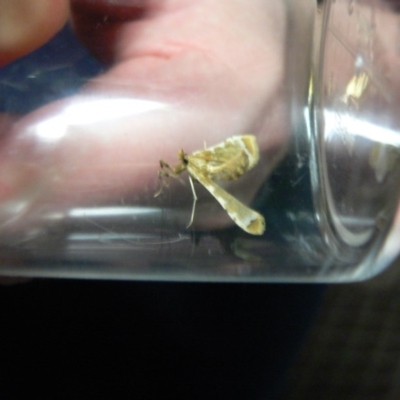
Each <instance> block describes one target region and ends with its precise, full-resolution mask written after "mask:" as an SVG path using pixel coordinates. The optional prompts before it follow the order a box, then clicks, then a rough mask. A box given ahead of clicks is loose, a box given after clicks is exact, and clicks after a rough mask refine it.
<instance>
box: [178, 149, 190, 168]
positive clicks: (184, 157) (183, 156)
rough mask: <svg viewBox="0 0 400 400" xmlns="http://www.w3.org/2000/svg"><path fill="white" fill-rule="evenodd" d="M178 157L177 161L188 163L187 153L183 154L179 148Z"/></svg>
mask: <svg viewBox="0 0 400 400" xmlns="http://www.w3.org/2000/svg"><path fill="white" fill-rule="evenodd" d="M178 158H179V161H180V162H181V163H182V164H185V165H186V164H187V163H188V157H187V154H185V152H184V151H183V149H180V150H179V151H178Z"/></svg>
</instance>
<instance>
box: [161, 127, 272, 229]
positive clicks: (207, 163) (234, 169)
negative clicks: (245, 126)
mask: <svg viewBox="0 0 400 400" xmlns="http://www.w3.org/2000/svg"><path fill="white" fill-rule="evenodd" d="M178 158H179V161H180V163H179V164H178V165H177V166H175V167H171V166H170V165H169V164H168V163H166V162H165V161H163V160H160V167H161V170H160V171H159V173H158V177H159V180H160V189H159V190H158V191H157V193H156V194H155V197H157V196H158V195H159V194H160V193H161V192H162V179H163V177H169V176H172V177H175V178H177V177H178V176H179V175H180V174H181V173H182V172H184V171H185V170H186V171H187V172H188V173H189V181H190V185H191V188H192V192H193V197H194V203H193V210H192V216H191V219H190V223H189V225H188V227H189V226H190V225H191V224H192V222H193V218H194V207H195V203H196V200H197V196H196V192H195V189H194V184H193V180H195V181H197V182H200V183H201V184H202V185H203V186H204V187H205V188H206V189H207V190H208V191H209V192H210V193H211V194H212V195H213V196H214V197H215V199H216V200H217V201H218V202H219V203H220V204H221V206H222V207H223V208H224V210H225V211H226V212H227V213H228V215H229V216H230V217H231V218H232V219H233V221H234V222H235V223H236V224H237V225H238V226H239V227H240V228H242V229H243V230H244V231H246V232H248V233H250V234H252V235H262V234H263V233H264V230H265V221H264V218H263V216H262V215H260V214H259V213H258V212H256V211H254V210H252V209H251V208H249V207H247V206H245V205H244V204H243V203H241V202H240V201H239V200H237V199H236V198H234V197H233V196H232V195H230V194H229V193H228V192H227V191H225V190H224V189H222V188H221V187H220V186H218V185H217V184H216V183H215V182H214V179H216V180H225V181H231V180H236V179H238V178H240V177H241V176H242V175H243V174H245V173H246V172H247V171H249V170H250V169H251V168H253V167H254V166H255V165H256V164H257V162H258V160H259V158H260V156H259V150H258V145H257V140H256V137H255V136H253V135H243V136H232V137H230V138H229V139H227V140H225V141H224V142H222V143H220V144H217V145H216V146H213V147H210V148H208V149H205V150H199V151H195V152H194V153H193V154H192V155H188V154H186V153H185V152H184V151H183V150H179V152H178Z"/></svg>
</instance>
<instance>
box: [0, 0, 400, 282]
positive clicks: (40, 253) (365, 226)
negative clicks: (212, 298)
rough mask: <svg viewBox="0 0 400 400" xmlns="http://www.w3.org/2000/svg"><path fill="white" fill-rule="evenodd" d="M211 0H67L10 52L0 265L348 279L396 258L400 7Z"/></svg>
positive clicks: (32, 269) (0, 182)
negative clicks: (43, 33)
mask: <svg viewBox="0 0 400 400" xmlns="http://www.w3.org/2000/svg"><path fill="white" fill-rule="evenodd" d="M205 3H206V2H201V1H200V2H195V1H194V2H191V4H190V5H186V6H185V7H182V8H179V7H177V4H176V2H175V3H174V2H172V1H171V2H168V1H167V2H161V3H160V2H157V1H143V2H134V1H132V2H129V1H128V2H127V1H121V2H119V3H118V2H115V1H113V2H110V4H108V3H107V2H100V3H97V4H96V3H93V2H90V1H72V2H71V4H72V6H71V22H70V24H69V25H68V26H67V27H65V28H64V29H63V30H62V31H61V32H60V33H59V34H57V36H56V37H54V38H53V39H52V40H51V41H50V42H49V43H47V44H46V45H44V46H43V47H42V48H40V49H38V50H37V51H35V52H33V53H31V54H28V55H26V56H24V57H23V58H21V59H19V60H16V61H14V62H12V63H9V64H8V65H6V66H4V67H3V68H1V69H0V106H1V119H0V121H1V123H0V130H1V135H2V136H1V142H0V164H1V166H0V275H8V276H41V277H44V276H48V277H76V278H112V279H144V280H180V281H229V282H243V281H248V282H338V281H352V280H360V279H366V278H368V277H370V276H372V275H374V274H376V273H378V272H379V271H380V270H382V269H383V268H384V267H386V266H387V265H388V264H389V263H390V261H391V260H392V259H393V258H394V256H395V255H396V254H397V249H395V250H393V249H394V248H393V246H392V247H390V249H389V250H388V246H387V245H386V247H385V243H388V242H387V238H388V232H389V230H390V229H391V227H392V224H393V219H394V217H393V216H394V214H395V211H396V207H397V204H398V190H399V184H398V182H400V171H399V165H400V164H399V163H398V157H399V143H398V140H399V139H398V138H399V137H400V136H399V125H400V124H399V122H400V121H399V113H398V112H396V111H397V104H398V97H399V95H400V74H399V73H398V71H399V70H400V69H399V63H400V48H399V45H398V43H400V40H399V39H400V34H399V32H400V23H399V22H400V18H399V15H400V14H398V13H397V11H398V10H396V9H395V7H394V5H393V4H392V3H391V2H390V1H388V0H385V1H384V0H380V1H375V0H363V1H349V0H336V1H328V2H325V3H324V4H323V5H322V6H321V7H319V8H318V9H317V7H316V4H315V3H314V2H313V1H311V0H287V1H285V2H282V1H281V0H274V1H255V0H254V1H242V0H235V1H231V0H229V1H225V0H220V1H218V2H211V3H210V4H209V5H208V4H205ZM105 4H107V6H104V5H105ZM160 160H161V161H160Z"/></svg>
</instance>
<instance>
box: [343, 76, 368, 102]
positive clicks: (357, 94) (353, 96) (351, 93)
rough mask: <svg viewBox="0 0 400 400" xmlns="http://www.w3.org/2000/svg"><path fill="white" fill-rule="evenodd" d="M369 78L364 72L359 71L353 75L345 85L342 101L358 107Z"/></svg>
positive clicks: (365, 91) (364, 93)
mask: <svg viewBox="0 0 400 400" xmlns="http://www.w3.org/2000/svg"><path fill="white" fill-rule="evenodd" d="M369 85H370V79H369V76H368V75H367V73H366V72H360V73H358V74H355V75H353V77H352V78H351V79H350V81H349V83H348V84H347V86H346V93H345V94H344V95H343V97H342V101H343V102H344V103H345V104H347V105H350V104H352V105H353V106H354V107H355V108H357V109H359V108H360V104H361V101H362V100H363V98H365V96H366V93H367V89H368V86H369Z"/></svg>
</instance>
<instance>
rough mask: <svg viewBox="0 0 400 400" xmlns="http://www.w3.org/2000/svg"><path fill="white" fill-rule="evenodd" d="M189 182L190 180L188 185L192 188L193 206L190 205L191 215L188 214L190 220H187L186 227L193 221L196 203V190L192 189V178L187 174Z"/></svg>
mask: <svg viewBox="0 0 400 400" xmlns="http://www.w3.org/2000/svg"><path fill="white" fill-rule="evenodd" d="M189 182H190V187H191V188H192V193H193V207H192V215H191V216H190V221H189V224H188V225H187V226H186V229H187V228H189V227H190V225H192V223H193V220H194V212H195V210H196V203H197V195H196V191H195V190H194V184H193V179H192V177H191V176H190V175H189Z"/></svg>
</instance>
